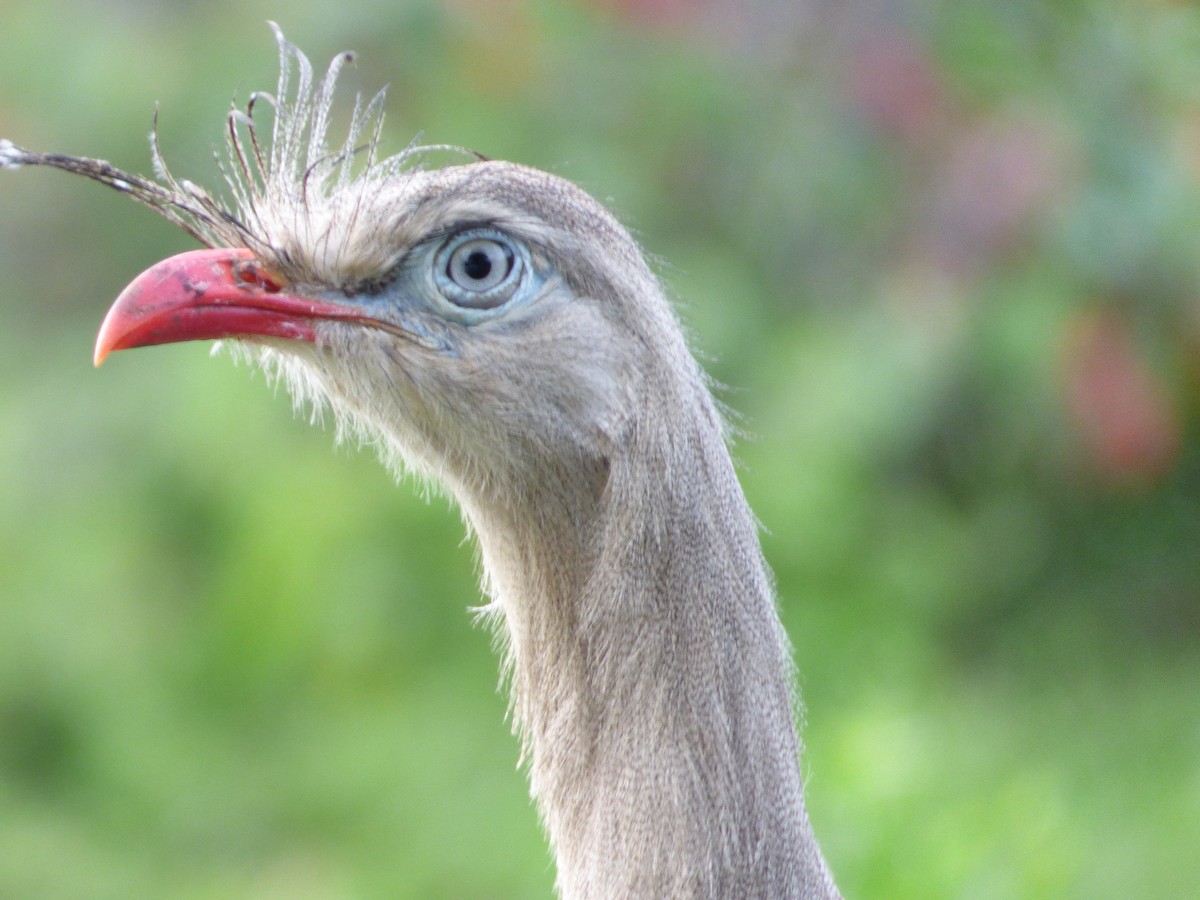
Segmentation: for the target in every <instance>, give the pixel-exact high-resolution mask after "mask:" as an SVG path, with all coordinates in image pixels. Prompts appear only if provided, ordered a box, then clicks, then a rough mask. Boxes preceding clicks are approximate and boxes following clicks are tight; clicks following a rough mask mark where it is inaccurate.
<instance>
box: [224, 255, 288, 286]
mask: <svg viewBox="0 0 1200 900" xmlns="http://www.w3.org/2000/svg"><path fill="white" fill-rule="evenodd" d="M233 280H234V283H236V284H237V285H238V286H240V287H247V288H258V289H259V290H261V291H265V292H266V293H268V294H278V293H279V292H280V291H281V290H283V284H282V282H281V281H280V279H277V278H274V277H272V275H271V274H270V273H269V272H267V271H266V270H265V269H263V268H262V266H261V265H260V264H259V263H258V262H257V261H255V260H249V259H248V260H242V261H241V262H236V263H234V264H233Z"/></svg>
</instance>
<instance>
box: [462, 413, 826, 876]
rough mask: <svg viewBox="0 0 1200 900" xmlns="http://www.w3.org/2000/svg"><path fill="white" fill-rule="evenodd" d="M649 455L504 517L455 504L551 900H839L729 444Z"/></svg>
mask: <svg viewBox="0 0 1200 900" xmlns="http://www.w3.org/2000/svg"><path fill="white" fill-rule="evenodd" d="M712 418H713V419H714V420H715V414H714V415H713V416H712ZM640 439H641V441H642V443H643V444H644V443H645V442H646V441H647V440H650V441H651V442H655V441H657V442H659V443H662V446H658V447H653V446H642V445H639V446H637V447H635V450H636V452H631V453H627V454H620V455H618V456H617V457H615V458H612V459H609V460H606V461H604V464H603V466H599V467H596V468H595V469H593V471H592V475H591V477H580V476H579V474H578V473H579V466H577V465H576V466H572V467H571V469H570V473H569V474H564V477H563V478H562V479H558V478H556V477H554V476H553V475H552V474H551V475H548V476H546V477H543V478H541V479H539V481H538V483H537V484H535V485H530V486H527V488H526V492H525V494H524V495H522V496H521V497H517V498H514V497H511V496H510V497H508V498H507V499H506V500H505V502H504V503H497V502H487V501H483V502H480V501H472V500H471V499H470V498H462V499H464V501H465V502H464V508H465V511H466V513H467V516H468V518H469V519H470V520H471V521H472V523H473V525H474V527H475V529H476V531H477V532H478V535H479V539H480V545H481V551H482V555H483V560H484V568H485V573H486V577H487V578H488V580H489V582H490V589H491V592H492V594H493V595H494V597H495V600H496V604H497V606H498V608H499V610H500V611H501V612H502V614H503V622H502V623H501V624H500V626H499V627H500V628H501V629H502V634H503V636H504V637H505V638H506V639H507V641H508V645H509V652H508V659H507V663H508V665H509V666H510V669H511V671H510V677H511V686H512V692H513V696H512V704H513V711H514V721H515V725H516V727H517V729H518V730H519V731H520V733H521V734H522V736H523V739H524V741H525V749H526V754H527V760H528V765H529V775H530V781H531V785H532V791H533V794H534V797H535V798H536V800H537V803H538V807H539V810H540V812H541V815H542V817H543V819H544V821H545V823H546V827H547V830H548V831H549V833H550V838H551V841H552V844H553V845H554V848H555V851H556V855H557V862H558V884H559V890H560V893H561V894H562V896H563V897H565V898H584V897H588V898H591V897H595V898H611V897H634V898H641V897H683V896H686V897H713V898H715V897H773V898H774V897H809V896H812V897H826V896H836V891H835V890H834V888H833V884H832V882H831V881H830V879H829V875H828V872H827V870H826V868H825V864H824V862H823V860H822V858H821V856H820V852H819V850H818V849H817V846H816V843H815V841H814V839H813V835H812V831H811V828H810V826H809V823H808V818H807V814H806V811H805V808H804V801H803V796H802V790H801V780H800V771H799V762H798V745H797V739H796V736H795V731H794V727H793V716H792V699H793V698H792V690H791V678H790V668H789V666H790V663H789V659H788V650H787V647H786V640H785V638H784V637H783V633H782V630H781V627H780V624H779V620H778V617H777V614H776V610H775V605H774V600H773V597H772V592H771V584H770V578H769V575H768V574H767V571H766V569H765V566H764V564H763V561H762V557H761V553H760V550H759V544H758V539H757V535H756V532H755V525H754V521H753V519H752V516H751V514H750V512H749V510H748V508H747V506H746V503H745V500H744V498H743V495H742V492H741V489H740V487H739V486H738V483H737V480H736V477H735V475H734V472H733V468H732V465H731V463H730V460H729V457H728V453H727V451H726V449H725V446H724V442H723V439H722V437H721V435H720V433H719V431H718V430H717V429H716V427H715V426H714V427H711V428H706V427H698V428H696V429H695V430H693V431H692V432H691V433H673V434H664V435H658V436H651V437H647V436H645V435H642V436H641V438H640ZM652 460H657V462H652Z"/></svg>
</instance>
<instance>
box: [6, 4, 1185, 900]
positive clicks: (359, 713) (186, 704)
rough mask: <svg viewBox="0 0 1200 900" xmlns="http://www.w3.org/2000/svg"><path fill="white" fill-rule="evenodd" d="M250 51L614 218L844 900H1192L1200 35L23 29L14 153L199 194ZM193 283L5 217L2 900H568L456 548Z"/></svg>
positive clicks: (806, 7)
mask: <svg viewBox="0 0 1200 900" xmlns="http://www.w3.org/2000/svg"><path fill="white" fill-rule="evenodd" d="M267 18H274V19H278V20H279V21H280V23H281V24H282V26H283V28H284V30H285V32H286V33H287V35H288V36H289V37H290V38H291V39H292V40H293V41H295V42H296V43H298V44H299V45H300V46H301V47H302V48H304V49H305V50H306V51H307V52H308V54H309V55H310V57H312V59H313V60H314V62H315V63H316V64H317V65H318V66H320V67H323V65H324V63H325V61H327V60H328V58H329V57H330V56H331V55H332V54H334V53H335V52H337V51H340V50H343V49H354V50H356V51H358V53H359V60H360V61H359V64H358V66H357V69H356V70H353V71H351V72H350V73H349V75H348V79H347V80H348V82H349V83H351V84H353V85H356V86H357V87H358V88H360V89H362V90H364V91H374V90H375V89H376V88H377V87H379V86H381V85H383V84H390V95H389V96H390V103H389V110H390V116H389V119H388V123H389V127H388V131H387V138H386V143H387V144H388V145H389V146H390V147H391V148H392V149H397V150H398V149H400V148H401V147H403V146H404V145H405V144H407V143H408V142H409V141H410V140H411V139H412V137H413V136H414V135H415V134H417V133H418V132H419V133H421V134H422V136H423V138H424V139H425V140H427V141H430V142H450V143H456V144H461V145H466V146H469V147H473V148H476V149H478V150H479V151H480V152H482V153H484V154H486V155H488V156H492V157H499V158H508V159H513V160H517V161H521V162H525V163H529V164H532V165H535V166H539V167H542V168H547V169H550V170H552V171H554V172H557V173H559V174H562V175H565V176H567V177H569V178H572V179H574V180H576V181H578V182H579V183H581V184H582V185H583V186H584V187H585V188H587V189H589V190H590V191H592V192H593V193H595V194H596V195H597V196H599V197H601V198H602V199H605V200H606V201H607V202H609V203H610V204H611V205H612V206H613V208H614V209H615V210H616V211H617V212H618V214H619V215H620V216H621V217H622V219H623V220H624V221H626V222H627V223H628V224H629V225H630V226H631V227H632V228H633V229H634V230H635V231H636V233H637V234H638V236H639V237H640V239H641V240H642V241H643V243H644V244H645V246H646V248H647V250H648V252H650V253H651V254H653V255H654V256H655V257H656V258H657V259H659V260H661V262H660V264H659V268H660V270H661V271H662V273H663V275H664V278H665V280H666V281H667V282H668V284H669V285H670V287H671V290H672V292H673V293H674V294H676V295H677V296H678V297H679V298H680V308H681V312H682V314H683V316H684V318H685V320H686V321H687V323H688V325H689V327H690V330H691V332H692V334H693V336H694V344H695V346H696V348H697V350H698V352H699V353H700V354H702V356H703V358H704V359H705V360H706V364H707V366H708V368H709V369H710V371H711V372H712V373H713V374H714V375H715V376H716V377H717V378H718V379H720V381H722V382H723V383H724V384H725V385H727V386H728V388H727V389H726V390H725V392H724V394H723V396H724V399H725V400H726V401H727V402H728V403H729V404H730V405H731V406H732V407H733V408H734V409H735V410H737V412H738V414H739V415H740V416H741V418H740V420H739V421H740V423H741V425H742V426H743V427H744V428H745V430H746V431H747V432H748V436H747V437H746V438H745V439H743V440H741V441H740V443H739V446H738V448H737V455H738V457H739V459H740V460H741V462H742V475H743V481H744V484H745V488H746V491H747V493H748V495H749V497H750V501H751V503H752V505H753V506H754V507H755V509H756V511H757V513H758V514H759V516H760V517H761V519H762V521H763V523H764V527H765V530H766V533H765V536H764V543H765V548H766V553H767V556H768V558H769V559H770V562H771V564H772V566H773V567H774V569H775V571H776V573H777V575H778V581H779V591H780V596H781V605H782V610H783V615H784V618H785V621H786V624H787V626H788V629H789V631H790V633H791V635H792V639H793V641H794V643H795V646H796V655H797V659H798V662H799V667H800V670H801V673H802V687H803V691H804V695H805V700H806V704H807V708H808V713H807V724H806V726H805V731H804V736H805V741H806V744H807V751H806V757H805V768H806V771H807V773H808V794H809V802H810V809H811V814H812V818H813V819H814V821H815V825H816V829H817V833H818V835H819V836H820V838H821V840H822V843H823V845H824V848H825V850H826V853H827V855H828V856H829V858H830V861H831V864H832V866H833V869H834V871H835V872H836V875H837V878H838V880H839V883H840V885H841V887H842V888H843V890H844V891H845V892H846V894H847V895H848V896H851V897H857V898H898V897H914V898H943V897H945V898H958V897H965V898H1038V897H1047V898H1059V897H1078V898H1084V897H1086V898H1098V897H1113V898H1117V897H1120V898H1130V897H1154V898H1175V897H1178V898H1185V897H1195V896H1200V852H1198V851H1200V552H1198V550H1200V548H1198V546H1197V539H1198V537H1200V442H1198V440H1197V437H1198V423H1200V356H1198V351H1200V266H1198V264H1197V249H1198V248H1200V12H1198V11H1197V10H1196V8H1195V7H1194V6H1192V5H1191V4H1184V3H1168V2H1157V3H1154V2H1142V3H1134V2H1127V3H1116V2H1095V0H1078V2H1072V3H1034V2H1023V0H1017V2H1011V0H1009V2H1001V0H990V2H982V0H943V2H936V0H930V2H924V3H918V2H907V3H905V2H883V0H876V2H855V3H852V4H842V3H837V2H834V0H788V2H772V0H757V2H749V3H735V2H733V0H725V2H715V0H710V2H702V0H605V2H601V0H594V2H591V3H587V2H578V3H552V2H535V3H511V4H492V3H488V2H484V0H454V2H446V3H433V2H421V0H411V2H395V3H368V2H349V3H340V4H333V3H315V2H308V3H293V4H289V5H286V6H280V5H276V4H270V3H265V2H259V0H249V2H246V0H243V2H239V3H237V4H233V3H222V2H218V3H208V4H200V3H184V2H174V3H163V2H156V3H149V2H144V0H124V2H121V0H118V2H111V0H106V2H104V3H99V2H97V3H83V2H70V0H39V2H36V3H35V2H32V0H8V2H6V3H5V4H4V6H3V7H2V8H0V137H9V138H11V139H13V140H15V141H16V142H18V143H20V144H22V145H24V146H27V147H30V148H33V149H40V150H58V151H62V152H69V153H76V154H82V155H88V156H98V157H101V158H105V159H109V160H111V161H113V162H114V163H116V164H118V165H120V166H123V167H126V168H131V169H134V170H138V171H142V172H148V171H149V169H150V166H149V157H148V152H147V148H146V134H147V132H148V130H149V127H150V119H151V113H152V110H153V106H154V104H155V102H158V103H160V104H161V116H160V133H161V139H162V144H163V147H164V152H165V153H166V155H167V158H168V160H169V161H170V162H171V163H172V167H173V169H174V171H175V172H176V174H178V175H181V176H185V177H188V178H191V179H193V180H196V181H199V182H201V183H209V184H211V183H213V182H215V180H216V178H215V174H214V172H215V170H214V166H213V163H212V159H211V149H212V148H213V147H214V146H217V145H218V144H219V143H220V141H221V134H222V131H221V129H222V123H223V115H224V113H225V111H226V109H227V108H228V105H229V102H230V99H231V98H234V97H236V98H237V100H238V101H239V102H244V100H245V98H246V96H247V94H248V93H249V92H250V91H251V90H255V89H265V90H272V89H273V87H274V83H275V72H276V69H275V67H276V54H275V48H274V46H273V43H272V40H271V36H270V33H269V31H268V29H267V27H266V25H265V24H264V20H266V19H267ZM191 246H192V244H191V243H190V242H189V240H188V239H187V238H186V236H184V235H183V234H181V233H178V232H176V231H174V230H173V229H171V228H170V227H169V226H168V225H166V224H165V223H164V222H162V221H160V220H158V219H157V218H156V217H155V216H153V215H152V214H150V213H149V212H147V211H145V210H143V209H141V208H139V207H136V206H135V205H134V204H132V203H130V202H128V200H126V199H125V198H123V197H120V196H118V195H116V194H114V193H113V192H111V191H107V190H102V189H101V188H99V187H97V186H95V185H92V184H88V183H85V182H83V181H82V180H79V179H72V178H69V177H67V176H65V175H63V174H62V173H57V172H50V171H37V170H23V171H20V172H4V173H0V312H2V314H3V327H2V328H0V896H2V897H5V898H9V897H11V898H42V897H46V898H59V897H62V898H75V897H88V898H93V897H95V898H109V897H111V898H127V897H134V896H137V897H172V898H175V897H178V898H217V897H255V898H258V897H266V898H270V897H279V898H359V897H363V898H372V897H412V898H525V897H548V896H550V887H551V884H552V881H553V873H552V869H551V865H550V861H549V857H548V854H547V852H546V850H545V848H544V844H543V840H542V837H541V834H540V832H539V829H538V826H537V822H536V818H535V815H534V812H533V810H532V808H531V806H530V803H529V801H528V799H527V797H526V792H525V784H524V780H523V777H522V776H521V775H520V774H519V773H518V772H517V770H516V761H517V746H516V742H515V740H514V739H513V738H512V736H511V735H510V734H509V733H508V726H507V724H506V722H505V720H504V700H503V698H502V696H500V694H499V693H498V692H497V690H496V687H495V686H496V681H497V675H496V666H495V660H494V657H493V654H492V652H491V649H490V647H489V638H488V635H487V634H486V633H484V632H483V631H482V630H481V629H480V628H477V627H473V626H472V624H471V620H470V616H469V615H468V613H467V611H466V610H467V607H468V606H470V605H472V604H474V603H477V602H478V601H479V593H478V589H477V587H476V583H475V577H474V572H473V555H472V550H471V548H470V547H469V546H467V545H465V544H464V543H463V541H462V539H461V538H462V527H461V525H460V523H459V521H458V516H457V513H456V512H455V511H454V510H453V508H452V507H451V506H450V504H449V503H448V502H447V501H445V500H443V499H439V498H436V497H435V498H433V499H431V500H422V497H421V494H420V492H419V491H414V490H413V489H412V486H411V485H401V486H400V487H399V488H397V487H396V486H394V485H393V484H392V483H391V481H390V479H389V477H388V476H387V474H386V473H385V472H384V471H383V469H382V468H381V467H380V466H379V465H378V464H377V462H376V461H375V460H374V459H373V457H372V454H371V452H369V451H362V452H360V451H357V450H355V449H354V448H342V449H339V450H331V446H330V445H331V443H332V441H331V437H330V435H329V434H328V433H322V431H320V430H318V429H314V428H311V427H310V426H309V424H308V423H307V422H306V421H305V419H304V417H303V416H299V417H296V416H293V414H292V411H291V409H290V404H289V403H288V401H287V399H286V398H284V397H282V396H273V392H272V391H271V390H270V389H268V388H266V387H265V386H264V384H263V379H262V378H261V377H260V376H258V375H256V374H252V373H250V372H249V371H248V370H247V369H245V368H238V367H235V366H233V365H231V364H230V362H229V360H228V359H226V358H221V359H216V360H212V359H210V358H209V356H208V348H207V347H206V346H204V345H199V344H189V345H182V346H174V347H166V348H153V349H148V350H140V351H138V352H136V353H131V354H128V355H126V354H118V355H117V356H116V357H114V358H112V359H111V360H110V361H109V362H108V363H107V364H106V365H105V366H104V368H103V369H101V370H98V371H97V370H93V368H92V367H91V346H92V341H93V337H94V334H95V330H96V328H97V326H98V324H99V321H100V318H101V316H102V315H103V312H104V311H105V309H106V308H107V306H108V304H109V302H110V301H111V300H112V298H114V297H115V296H116V294H117V293H118V292H119V291H120V289H121V288H122V287H123V286H124V284H125V283H126V282H127V281H128V280H129V279H130V278H131V277H132V276H133V275H135V274H136V273H138V272H140V271H141V270H142V269H143V268H145V267H146V266H148V265H150V264H151V263H153V262H155V261H156V260H158V259H159V258H161V257H162V256H165V255H167V254H169V253H173V252H177V251H180V250H184V249H188V248H190V247H191Z"/></svg>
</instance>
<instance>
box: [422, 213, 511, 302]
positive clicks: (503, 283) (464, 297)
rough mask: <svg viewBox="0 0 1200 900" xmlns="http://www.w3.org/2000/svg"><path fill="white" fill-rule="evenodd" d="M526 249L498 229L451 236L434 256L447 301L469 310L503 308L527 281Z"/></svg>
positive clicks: (436, 276) (434, 262)
mask: <svg viewBox="0 0 1200 900" xmlns="http://www.w3.org/2000/svg"><path fill="white" fill-rule="evenodd" d="M527 268H528V267H527V265H526V252H525V248H524V247H522V246H521V245H520V244H518V243H517V242H515V241H514V240H512V238H510V237H509V236H508V235H506V234H504V233H503V232H500V231H496V230H494V229H472V230H470V231H461V232H459V233H458V234H454V235H451V236H450V237H449V238H448V239H447V240H446V242H445V243H444V244H443V245H442V246H441V247H440V248H439V249H438V252H437V253H436V254H435V256H434V260H433V270H434V281H435V282H436V283H437V287H438V290H439V291H441V294H442V296H443V297H445V298H446V299H447V300H449V301H450V302H451V303H453V304H454V305H455V306H459V307H463V308H465V309H480V310H487V309H496V308H498V307H500V306H503V305H504V304H505V303H507V302H508V301H509V300H510V299H512V296H513V294H514V293H515V292H516V290H517V288H518V287H520V285H521V283H522V282H523V281H524V279H525V275H526V271H527Z"/></svg>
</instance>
